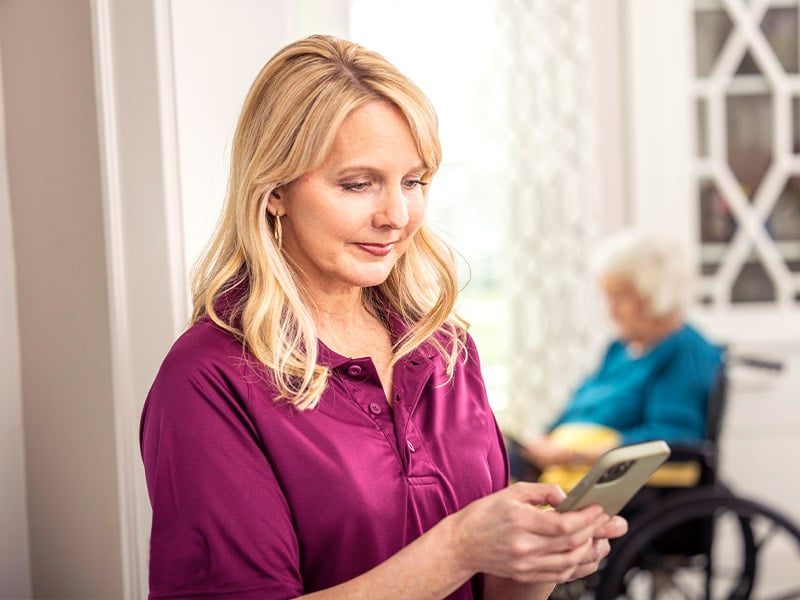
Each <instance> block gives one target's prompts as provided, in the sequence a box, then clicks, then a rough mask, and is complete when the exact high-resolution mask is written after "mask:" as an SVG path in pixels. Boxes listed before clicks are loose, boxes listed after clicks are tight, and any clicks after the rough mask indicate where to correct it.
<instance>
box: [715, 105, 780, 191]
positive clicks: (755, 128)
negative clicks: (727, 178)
mask: <svg viewBox="0 0 800 600" xmlns="http://www.w3.org/2000/svg"><path fill="white" fill-rule="evenodd" d="M726 109H727V137H728V164H729V165H730V168H731V170H732V171H733V174H734V175H735V177H736V179H737V181H739V183H740V184H741V186H742V189H743V190H744V192H745V195H746V196H747V197H748V198H752V197H753V194H755V192H756V190H757V189H758V186H759V184H760V183H761V181H762V180H763V178H764V175H765V174H766V172H767V169H768V168H769V165H770V163H771V162H772V98H771V96H770V95H768V94H755V95H747V96H733V95H729V96H728V97H727V100H726Z"/></svg>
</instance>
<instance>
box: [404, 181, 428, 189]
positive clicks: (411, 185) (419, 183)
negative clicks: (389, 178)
mask: <svg viewBox="0 0 800 600" xmlns="http://www.w3.org/2000/svg"><path fill="white" fill-rule="evenodd" d="M426 185H428V182H427V181H422V180H421V179H407V180H406V181H405V186H406V187H407V188H408V189H413V188H423V187H425V186H426Z"/></svg>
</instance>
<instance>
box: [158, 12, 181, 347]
mask: <svg viewBox="0 0 800 600" xmlns="http://www.w3.org/2000/svg"><path fill="white" fill-rule="evenodd" d="M153 12H154V17H155V39H156V60H157V63H158V64H157V67H156V68H157V70H158V102H159V111H158V113H159V119H160V123H161V157H162V158H161V165H162V168H163V177H164V179H163V183H164V217H165V221H166V229H167V231H168V232H169V235H167V260H168V264H169V274H170V297H171V298H172V327H173V333H174V334H175V335H177V334H178V333H179V332H180V331H181V330H182V329H183V328H184V327H185V326H186V317H187V314H188V313H187V311H189V310H190V307H189V298H188V294H187V293H186V290H187V281H186V277H185V262H184V251H183V246H184V244H183V218H182V214H183V201H182V198H181V185H180V159H179V152H178V119H177V106H176V102H175V69H174V66H175V56H174V51H173V42H172V2H171V0H155V3H154V6H153Z"/></svg>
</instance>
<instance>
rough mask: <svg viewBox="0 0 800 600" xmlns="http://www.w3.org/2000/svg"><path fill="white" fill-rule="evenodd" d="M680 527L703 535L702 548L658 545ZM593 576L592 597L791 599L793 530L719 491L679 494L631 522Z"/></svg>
mask: <svg viewBox="0 0 800 600" xmlns="http://www.w3.org/2000/svg"><path fill="white" fill-rule="evenodd" d="M687 524H688V525H689V528H690V529H691V530H693V531H694V533H696V534H697V535H699V536H703V535H705V536H706V537H707V539H706V540H705V541H704V542H703V543H702V544H701V547H703V548H705V549H706V551H700V552H698V550H697V548H698V544H697V543H696V540H693V541H692V543H690V544H689V546H690V547H691V548H692V550H691V552H690V553H682V552H679V551H676V550H675V548H674V543H673V542H674V540H673V541H672V542H671V543H670V544H669V546H670V548H669V549H668V550H667V551H666V552H665V551H664V549H663V545H660V541H661V540H663V539H665V538H669V537H670V534H672V533H674V532H675V531H683V530H685V529H686V525H687ZM660 546H661V547H660ZM778 569H782V570H781V571H780V572H778ZM599 575H600V581H599V583H598V584H597V586H596V587H595V588H594V597H595V598H596V599H598V600H615V599H617V598H629V599H631V600H638V599H642V600H645V599H659V600H672V599H676V600H677V599H682V600H695V599H696V600H701V599H741V598H753V599H757V600H788V599H791V598H795V599H797V598H800V528H798V526H797V525H795V524H794V523H792V522H791V521H790V520H788V519H787V518H786V517H784V516H783V515H781V514H780V513H778V512H776V511H775V510H773V509H771V508H769V507H767V506H764V505H763V504H760V503H758V502H755V501H752V500H748V499H744V498H737V497H735V496H733V495H731V494H730V493H729V492H727V491H725V490H724V489H721V488H712V487H703V488H695V489H691V490H686V491H681V492H677V493H675V494H673V495H671V496H670V497H669V499H667V500H664V501H663V502H661V503H658V504H656V505H654V506H653V507H652V510H648V512H647V513H646V514H645V515H641V517H640V518H637V519H635V520H632V521H631V527H630V533H629V534H628V535H627V536H626V537H625V538H623V539H622V540H620V541H619V542H618V543H617V544H616V545H615V547H614V549H613V550H612V553H611V554H610V555H609V557H608V559H607V561H606V564H605V566H604V568H603V569H602V571H601V572H600V574H599ZM787 581H788V583H787Z"/></svg>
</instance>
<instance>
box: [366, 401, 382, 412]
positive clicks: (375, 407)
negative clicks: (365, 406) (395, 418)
mask: <svg viewBox="0 0 800 600" xmlns="http://www.w3.org/2000/svg"><path fill="white" fill-rule="evenodd" d="M369 412H371V413H372V414H373V415H379V414H381V412H382V411H381V407H380V406H378V405H377V404H375V403H374V402H371V403H370V405H369Z"/></svg>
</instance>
